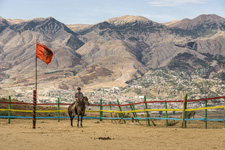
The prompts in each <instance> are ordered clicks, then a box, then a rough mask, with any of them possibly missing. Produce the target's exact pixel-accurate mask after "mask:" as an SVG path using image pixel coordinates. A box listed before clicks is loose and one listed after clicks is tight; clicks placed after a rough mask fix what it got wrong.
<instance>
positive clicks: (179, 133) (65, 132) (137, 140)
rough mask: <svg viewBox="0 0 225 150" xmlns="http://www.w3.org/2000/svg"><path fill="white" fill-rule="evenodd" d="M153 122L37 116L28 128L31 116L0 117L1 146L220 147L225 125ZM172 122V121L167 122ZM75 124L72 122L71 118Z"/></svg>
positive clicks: (94, 149) (224, 143)
mask: <svg viewBox="0 0 225 150" xmlns="http://www.w3.org/2000/svg"><path fill="white" fill-rule="evenodd" d="M155 123H156V125H157V126H150V127H147V126H146V122H145V121H141V123H140V124H139V123H132V122H131V121H127V123H126V124H121V123H119V122H115V121H114V122H113V123H111V121H110V120H108V121H102V122H99V121H98V120H84V122H83V126H84V127H83V128H77V127H71V126H70V123H69V119H64V120H61V121H60V122H57V120H37V128H36V129H32V120H31V119H12V120H11V124H8V123H7V119H0V149H1V150H11V149H18V150H26V149H27V150H28V149H29V150H33V149H34V150H35V149H36V150H50V149H60V150H61V149H62V150H70V149H83V150H88V149H91V150H101V149H104V150H105V149H107V150H110V149H117V150H126V149H134V150H135V149H139V150H145V149H146V150H150V149H153V150H164V149H165V150H181V149H183V150H203V149H204V150H212V149H216V150H224V147H225V129H223V123H222V122H209V124H208V127H209V128H210V129H203V128H204V122H202V121H192V122H187V125H188V128H186V129H181V128H180V126H181V122H176V123H175V124H174V125H173V126H169V127H168V128H166V127H165V121H155ZM169 123H170V124H173V122H172V121H170V122H169ZM74 125H76V122H74Z"/></svg>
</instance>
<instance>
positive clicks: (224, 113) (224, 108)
mask: <svg viewBox="0 0 225 150" xmlns="http://www.w3.org/2000/svg"><path fill="white" fill-rule="evenodd" d="M224 106H225V99H224ZM223 123H224V128H225V108H224V121H223Z"/></svg>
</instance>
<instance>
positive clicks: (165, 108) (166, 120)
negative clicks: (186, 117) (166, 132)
mask: <svg viewBox="0 0 225 150" xmlns="http://www.w3.org/2000/svg"><path fill="white" fill-rule="evenodd" d="M165 109H167V102H165ZM166 118H168V114H167V110H166ZM166 127H168V119H166Z"/></svg>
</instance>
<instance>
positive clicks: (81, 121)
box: [80, 115, 83, 127]
mask: <svg viewBox="0 0 225 150" xmlns="http://www.w3.org/2000/svg"><path fill="white" fill-rule="evenodd" d="M82 121H83V115H81V119H80V126H81V127H83V126H82Z"/></svg>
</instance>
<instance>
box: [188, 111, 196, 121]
mask: <svg viewBox="0 0 225 150" xmlns="http://www.w3.org/2000/svg"><path fill="white" fill-rule="evenodd" d="M191 117H193V118H194V117H195V111H189V112H188V113H187V118H188V119H190V118H191Z"/></svg>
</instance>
